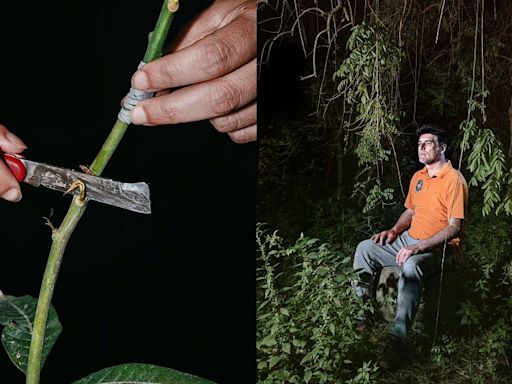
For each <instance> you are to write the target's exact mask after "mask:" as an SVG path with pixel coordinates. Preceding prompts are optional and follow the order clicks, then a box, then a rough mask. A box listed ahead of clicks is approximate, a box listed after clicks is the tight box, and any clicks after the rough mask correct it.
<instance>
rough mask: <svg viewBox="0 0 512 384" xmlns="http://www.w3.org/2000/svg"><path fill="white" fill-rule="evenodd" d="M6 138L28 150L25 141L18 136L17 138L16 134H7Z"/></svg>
mask: <svg viewBox="0 0 512 384" xmlns="http://www.w3.org/2000/svg"><path fill="white" fill-rule="evenodd" d="M5 136H6V137H7V140H9V141H10V142H11V143H13V144H14V145H16V146H17V147H20V148H21V149H27V146H26V145H25V143H24V142H23V141H21V139H20V138H19V137H18V136H16V135H15V134H14V133H12V132H7V134H6V135H5Z"/></svg>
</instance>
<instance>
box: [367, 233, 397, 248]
mask: <svg viewBox="0 0 512 384" xmlns="http://www.w3.org/2000/svg"><path fill="white" fill-rule="evenodd" d="M397 237H398V233H396V231H395V230H393V229H387V230H385V231H382V232H380V233H376V234H375V235H373V236H372V237H370V239H371V240H373V242H374V243H376V244H377V243H378V244H380V245H384V244H391V243H392V242H393V241H395V239H396V238H397Z"/></svg>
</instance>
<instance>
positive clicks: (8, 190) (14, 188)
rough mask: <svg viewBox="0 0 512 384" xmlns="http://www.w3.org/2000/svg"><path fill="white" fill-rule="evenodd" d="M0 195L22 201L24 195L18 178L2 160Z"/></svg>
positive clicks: (0, 167)
mask: <svg viewBox="0 0 512 384" xmlns="http://www.w3.org/2000/svg"><path fill="white" fill-rule="evenodd" d="M0 197H1V198H2V199H5V200H8V201H12V202H17V201H20V200H21V197H22V195H21V190H20V185H19V184H18V180H16V178H15V177H14V175H13V174H12V172H11V170H10V169H9V167H7V165H6V164H5V163H4V162H2V161H0Z"/></svg>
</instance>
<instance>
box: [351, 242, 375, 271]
mask: <svg viewBox="0 0 512 384" xmlns="http://www.w3.org/2000/svg"><path fill="white" fill-rule="evenodd" d="M375 246H376V245H375V243H374V242H373V240H370V239H366V240H363V241H361V242H360V243H359V244H358V245H357V248H356V252H355V255H354V265H353V267H354V270H358V269H361V268H362V266H363V265H364V264H367V263H368V257H369V255H370V254H371V253H372V248H374V247H375Z"/></svg>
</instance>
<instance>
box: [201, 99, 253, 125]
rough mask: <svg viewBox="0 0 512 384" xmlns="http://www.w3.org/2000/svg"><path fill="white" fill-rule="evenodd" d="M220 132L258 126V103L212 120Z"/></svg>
mask: <svg viewBox="0 0 512 384" xmlns="http://www.w3.org/2000/svg"><path fill="white" fill-rule="evenodd" d="M210 122H211V123H212V125H213V126H214V127H215V129H216V130H217V131H219V132H233V131H238V130H241V129H243V128H246V127H250V126H252V125H255V124H256V102H254V103H252V104H249V105H248V106H245V107H243V108H241V109H239V110H238V111H235V112H233V113H229V114H227V115H224V116H219V117H215V118H213V119H211V120H210Z"/></svg>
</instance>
